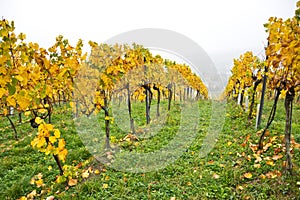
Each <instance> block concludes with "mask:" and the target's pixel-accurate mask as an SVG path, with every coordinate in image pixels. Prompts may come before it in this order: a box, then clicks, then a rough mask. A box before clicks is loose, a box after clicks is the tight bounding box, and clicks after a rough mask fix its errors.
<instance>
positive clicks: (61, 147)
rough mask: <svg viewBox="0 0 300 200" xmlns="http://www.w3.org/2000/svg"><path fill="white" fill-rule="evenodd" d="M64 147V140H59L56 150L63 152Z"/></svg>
mask: <svg viewBox="0 0 300 200" xmlns="http://www.w3.org/2000/svg"><path fill="white" fill-rule="evenodd" d="M65 146H66V142H65V140H64V139H59V140H58V150H60V151H61V150H63V149H64V148H65Z"/></svg>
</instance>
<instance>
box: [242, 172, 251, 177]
mask: <svg viewBox="0 0 300 200" xmlns="http://www.w3.org/2000/svg"><path fill="white" fill-rule="evenodd" d="M244 177H245V178H252V174H251V173H250V172H247V173H245V174H244Z"/></svg>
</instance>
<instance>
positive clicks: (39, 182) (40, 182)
mask: <svg viewBox="0 0 300 200" xmlns="http://www.w3.org/2000/svg"><path fill="white" fill-rule="evenodd" d="M35 184H36V186H37V187H38V188H39V187H41V186H43V185H44V184H43V179H39V180H37V181H35Z"/></svg>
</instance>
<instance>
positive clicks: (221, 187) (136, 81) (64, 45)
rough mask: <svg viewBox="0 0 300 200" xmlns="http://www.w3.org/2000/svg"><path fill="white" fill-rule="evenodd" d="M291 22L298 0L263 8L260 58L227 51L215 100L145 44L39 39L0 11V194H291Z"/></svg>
mask: <svg viewBox="0 0 300 200" xmlns="http://www.w3.org/2000/svg"><path fill="white" fill-rule="evenodd" d="M299 21H300V2H298V3H297V10H296V11H295V16H294V17H292V18H289V19H286V20H284V19H281V18H276V17H271V18H270V19H269V22H268V23H267V24H265V25H264V27H265V29H266V32H267V33H268V38H267V39H268V45H267V47H266V48H265V56H266V58H265V59H261V58H259V57H258V56H256V55H254V54H253V53H252V52H251V51H247V52H245V53H244V54H242V55H240V57H239V58H235V59H234V60H233V66H232V69H231V76H230V78H229V79H228V83H227V86H226V88H225V89H224V92H223V93H222V94H221V95H220V97H219V98H218V99H212V98H211V96H210V91H209V90H208V87H207V85H205V81H204V80H203V79H202V78H201V77H200V76H198V75H197V74H196V73H195V72H194V71H192V69H191V68H190V67H189V66H188V65H187V64H182V63H177V62H176V61H173V60H169V59H165V58H163V57H162V56H160V55H154V54H152V53H151V51H150V50H149V49H147V48H145V47H144V46H142V45H139V44H135V43H133V44H114V45H110V44H105V43H100V44H98V43H96V42H94V41H89V46H90V49H91V52H90V53H85V52H84V51H83V49H84V48H83V47H84V44H83V41H82V40H78V42H77V44H75V45H72V44H70V43H69V41H68V39H66V38H64V37H63V36H61V35H60V36H58V37H57V38H56V40H55V42H54V44H53V46H52V47H50V48H48V49H45V48H43V47H41V46H40V45H39V44H37V43H33V42H27V41H26V35H25V34H24V33H19V34H17V33H16V32H15V24H14V22H13V21H9V20H6V19H2V20H1V22H0V119H1V121H0V141H1V142H0V151H1V154H0V155H1V161H0V173H1V175H0V183H1V188H0V197H1V199H47V200H51V199H83V198H88V199H172V200H175V199H297V198H299V196H300V175H299V174H300V168H299V163H300V135H299V133H300V123H299V119H300V112H299V111H300V64H299V63H300V56H299V55H300V27H299ZM201 67H202V66H201ZM203 67H205V66H203ZM223 107H225V108H224V112H225V113H224V116H222V114H219V115H220V116H217V117H218V118H222V119H223V121H224V124H220V126H221V125H222V126H223V127H222V130H221V132H220V133H219V134H218V137H215V135H213V133H212V132H214V131H215V130H213V128H212V127H211V123H213V122H214V121H217V120H216V118H217V117H216V114H215V113H214V112H216V110H217V111H219V112H220V113H221V110H222V109H221V108H223ZM214 109H215V111H214ZM206 151H207V152H206ZM204 152H206V153H204Z"/></svg>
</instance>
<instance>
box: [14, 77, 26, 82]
mask: <svg viewBox="0 0 300 200" xmlns="http://www.w3.org/2000/svg"><path fill="white" fill-rule="evenodd" d="M15 78H16V79H17V80H18V81H20V82H22V81H23V80H24V78H23V77H22V76H21V75H17V76H15Z"/></svg>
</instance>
